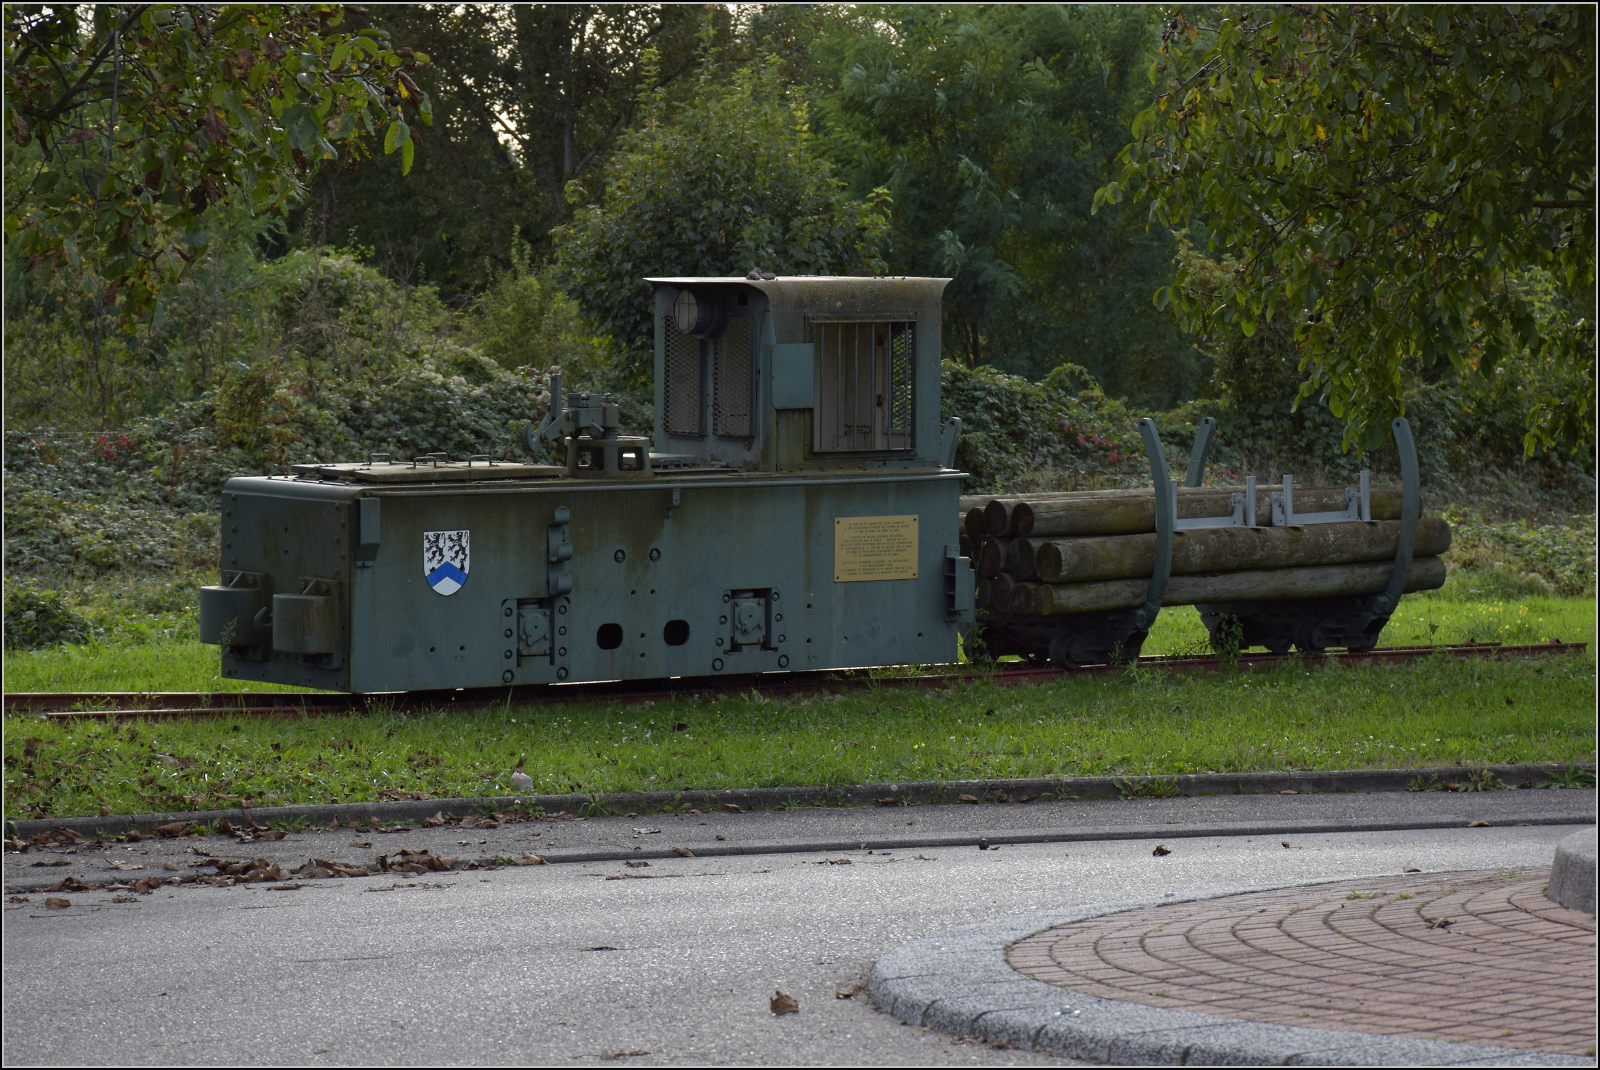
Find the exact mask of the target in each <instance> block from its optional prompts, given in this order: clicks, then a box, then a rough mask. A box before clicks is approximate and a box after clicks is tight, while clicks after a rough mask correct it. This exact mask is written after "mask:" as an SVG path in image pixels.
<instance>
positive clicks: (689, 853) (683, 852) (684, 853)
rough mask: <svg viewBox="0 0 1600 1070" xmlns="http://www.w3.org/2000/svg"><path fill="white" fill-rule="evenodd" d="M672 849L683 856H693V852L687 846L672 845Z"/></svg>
mask: <svg viewBox="0 0 1600 1070" xmlns="http://www.w3.org/2000/svg"><path fill="white" fill-rule="evenodd" d="M673 850H674V851H676V852H677V853H678V854H680V855H682V856H683V857H684V858H693V857H694V852H693V851H691V850H689V848H687V847H674V848H673Z"/></svg>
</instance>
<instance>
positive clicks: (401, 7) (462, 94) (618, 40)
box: [290, 4, 727, 304]
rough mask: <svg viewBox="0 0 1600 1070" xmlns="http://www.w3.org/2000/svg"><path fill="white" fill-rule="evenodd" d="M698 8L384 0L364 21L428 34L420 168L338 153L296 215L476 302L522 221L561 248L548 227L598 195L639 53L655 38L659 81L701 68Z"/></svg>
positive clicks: (299, 221)
mask: <svg viewBox="0 0 1600 1070" xmlns="http://www.w3.org/2000/svg"><path fill="white" fill-rule="evenodd" d="M698 16H700V12H699V10H697V9H696V8H693V7H689V6H683V5H671V4H615V5H592V4H591V5H585V4H459V5H451V4H386V5H382V6H375V7H374V8H373V9H372V11H371V13H370V14H368V15H364V16H358V17H356V18H354V19H352V22H353V23H355V24H357V25H362V26H367V25H370V26H372V27H376V28H381V29H383V30H384V31H385V32H387V33H388V34H389V35H390V36H391V37H393V38H394V39H395V40H405V41H414V42H425V43H426V47H427V50H428V55H429V57H430V58H431V62H430V63H429V65H428V66H427V67H426V68H425V69H423V70H422V71H420V72H418V74H417V83H418V85H419V86H421V87H422V89H423V90H425V91H426V92H427V93H428V94H429V97H430V99H431V100H432V101H433V110H434V123H433V126H432V128H431V130H429V131H427V132H426V133H425V134H423V135H422V136H421V137H419V138H418V145H417V161H416V166H417V174H418V178H419V179H420V180H413V181H409V182H407V181H404V180H402V178H401V176H400V169H399V168H398V167H397V166H395V163H394V161H393V160H392V159H389V158H374V159H370V160H350V161H347V162H346V163H345V165H344V166H342V167H339V168H331V167H330V168H325V169H324V170H323V171H322V172H321V173H320V174H319V175H318V176H317V179H316V182H315V184H314V187H313V189H312V190H311V196H310V197H308V198H307V200H306V201H305V203H304V206H303V207H302V208H301V209H300V210H299V211H297V212H296V213H295V214H294V215H293V216H292V217H291V220H290V229H291V232H292V236H293V238H294V239H295V241H296V242H297V243H302V244H332V245H341V244H351V243H355V244H359V245H362V246H366V247H369V248H372V249H373V250H374V251H375V253H376V254H377V257H378V259H379V260H380V261H381V262H382V263H383V264H384V269H385V271H387V272H388V273H389V274H391V275H393V276H395V277H397V278H401V277H408V276H410V277H416V278H423V279H426V280H427V281H428V282H430V283H432V284H435V285H438V286H440V287H441V289H442V292H443V293H444V294H445V295H446V296H447V297H449V298H451V299H454V300H456V301H457V302H459V303H462V304H465V303H467V301H468V300H469V298H470V295H472V294H474V293H476V292H479V291H481V290H482V289H483V288H484V287H486V286H490V285H493V284H494V280H495V279H496V278H497V277H498V275H499V274H500V273H503V272H505V271H509V270H513V265H512V258H511V238H510V236H511V235H512V234H513V233H516V234H518V235H519V236H520V238H521V240H523V241H525V242H527V243H528V245H529V246H530V248H531V249H532V250H533V253H534V257H535V259H536V260H544V259H547V258H548V255H549V251H550V246H549V239H548V233H549V230H550V228H552V227H554V226H557V225H559V224H561V223H564V222H566V220H567V219H568V217H569V216H570V214H571V211H572V205H571V204H569V203H568V202H567V199H566V196H565V190H566V185H567V183H568V182H570V181H573V180H575V179H576V180H578V181H580V182H583V183H584V184H585V187H586V189H588V190H589V191H590V192H591V193H593V194H598V192H599V190H600V183H599V174H600V171H601V169H602V167H603V165H604V163H605V161H606V159H607V158H608V154H609V153H610V151H611V149H612V148H613V146H614V145H615V143H616V138H617V136H618V135H619V134H620V133H622V132H623V131H624V130H626V129H627V128H628V127H629V125H630V124H631V122H632V119H633V115H634V109H635V106H636V102H637V100H638V89H639V80H640V78H641V77H642V76H643V74H642V69H641V67H640V63H639V57H640V53H641V52H642V50H643V49H644V48H645V46H646V45H653V46H654V47H655V48H656V49H657V51H658V52H659V53H660V54H661V56H663V57H664V59H663V62H662V64H661V65H660V67H659V69H658V70H657V73H656V77H657V79H658V83H659V84H669V85H670V84H672V83H673V82H674V81H675V79H676V78H677V77H678V76H679V75H680V74H682V73H684V72H686V71H691V70H693V69H694V66H695V28H696V22H697V18H698ZM719 21H721V22H726V21H727V14H726V12H723V13H722V15H721V17H720V20H719ZM419 133H421V132H419Z"/></svg>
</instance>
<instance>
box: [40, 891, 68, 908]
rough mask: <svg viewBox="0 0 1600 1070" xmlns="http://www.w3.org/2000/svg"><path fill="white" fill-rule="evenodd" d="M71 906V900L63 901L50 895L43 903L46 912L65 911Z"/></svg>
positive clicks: (57, 896) (56, 896)
mask: <svg viewBox="0 0 1600 1070" xmlns="http://www.w3.org/2000/svg"><path fill="white" fill-rule="evenodd" d="M71 905H72V900H70V899H63V898H61V897H60V896H59V895H52V896H50V897H49V898H48V899H46V900H45V901H44V908H45V909H46V910H65V909H67V908H68V907H70V906H71Z"/></svg>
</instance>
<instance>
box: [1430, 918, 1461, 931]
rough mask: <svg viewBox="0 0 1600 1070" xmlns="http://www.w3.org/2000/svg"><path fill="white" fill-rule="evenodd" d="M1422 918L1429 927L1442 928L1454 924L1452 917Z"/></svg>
mask: <svg viewBox="0 0 1600 1070" xmlns="http://www.w3.org/2000/svg"><path fill="white" fill-rule="evenodd" d="M1422 920H1423V921H1425V922H1427V923H1428V928H1430V929H1444V928H1448V927H1449V926H1451V925H1454V924H1455V919H1453V918H1423V919H1422Z"/></svg>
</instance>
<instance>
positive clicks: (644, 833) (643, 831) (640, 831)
mask: <svg viewBox="0 0 1600 1070" xmlns="http://www.w3.org/2000/svg"><path fill="white" fill-rule="evenodd" d="M633 831H634V832H637V833H638V834H639V835H641V836H649V835H650V834H651V833H655V832H660V831H661V830H660V829H634V830H633Z"/></svg>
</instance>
